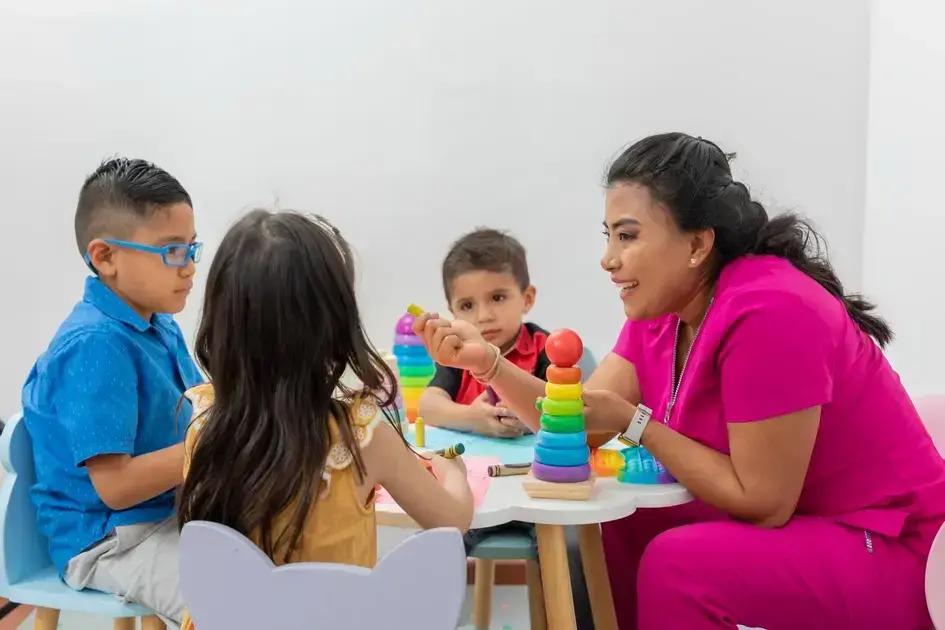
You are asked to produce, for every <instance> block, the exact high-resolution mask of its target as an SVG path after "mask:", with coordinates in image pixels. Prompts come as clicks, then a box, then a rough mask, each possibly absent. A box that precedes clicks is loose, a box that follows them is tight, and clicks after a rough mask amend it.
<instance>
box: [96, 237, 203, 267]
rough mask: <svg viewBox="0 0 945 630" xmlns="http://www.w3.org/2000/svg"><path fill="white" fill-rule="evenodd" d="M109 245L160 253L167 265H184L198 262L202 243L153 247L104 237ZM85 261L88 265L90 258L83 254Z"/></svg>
mask: <svg viewBox="0 0 945 630" xmlns="http://www.w3.org/2000/svg"><path fill="white" fill-rule="evenodd" d="M104 240H105V242H106V243H108V244H109V245H114V246H116V247H124V248H125V249H134V250H137V251H139V252H147V253H149V254H160V255H161V260H163V261H164V264H165V265H167V266H168V267H186V266H187V265H189V264H190V261H191V260H192V261H194V262H195V263H198V262H200V255H201V254H202V253H203V243H200V242H193V243H173V244H171V245H165V246H164V247H154V246H153V245H144V244H143V243H132V242H131V241H120V240H118V239H113V238H106V239H104ZM85 262H86V264H88V265H89V266H90V267H91V266H92V265H91V262H92V261H91V260H90V259H89V255H88V254H86V255H85Z"/></svg>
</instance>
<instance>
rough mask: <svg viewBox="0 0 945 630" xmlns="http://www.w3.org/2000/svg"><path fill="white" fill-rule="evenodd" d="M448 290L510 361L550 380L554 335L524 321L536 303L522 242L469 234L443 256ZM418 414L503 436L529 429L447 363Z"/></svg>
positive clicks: (458, 313)
mask: <svg viewBox="0 0 945 630" xmlns="http://www.w3.org/2000/svg"><path fill="white" fill-rule="evenodd" d="M443 290H444V291H445V292H446V301H447V303H448V304H449V309H450V312H451V313H452V314H453V317H455V318H457V319H462V320H465V321H467V322H470V323H472V324H474V325H475V326H476V327H477V328H478V329H479V332H480V333H482V336H483V338H484V339H485V340H486V341H488V342H489V343H492V344H495V345H496V346H497V347H498V348H499V349H500V350H501V351H502V353H503V355H504V356H505V358H507V359H508V360H509V361H511V362H512V363H514V364H515V365H517V366H519V367H520V368H522V369H524V370H528V371H530V372H531V373H532V374H534V375H535V376H537V377H538V378H540V379H542V380H544V378H545V370H546V369H547V368H548V365H549V361H548V356H547V355H546V354H545V340H546V339H547V338H548V332H547V331H546V330H544V329H543V328H541V327H539V326H536V325H535V324H532V323H523V321H522V320H523V319H524V317H525V315H526V314H527V313H528V312H529V311H530V310H531V309H532V307H533V306H534V305H535V287H534V286H532V284H531V281H530V280H529V277H528V264H527V263H526V261H525V248H524V247H522V244H521V243H519V242H518V241H517V240H515V239H514V238H512V237H511V236H509V235H508V234H505V233H503V232H499V231H497V230H491V229H485V228H483V229H478V230H476V231H474V232H471V233H469V234H466V235H465V236H463V237H462V238H460V239H459V240H458V241H456V242H455V243H454V244H453V246H452V247H451V248H450V251H449V253H448V254H447V255H446V258H445V259H444V260H443ZM420 415H421V416H423V419H424V421H425V422H426V423H427V424H431V425H437V426H441V427H447V428H450V429H457V430H460V431H473V432H475V433H482V434H484V435H491V436H497V437H517V436H519V435H522V433H524V432H525V431H527V428H526V427H525V426H524V425H523V424H522V423H521V422H520V421H519V420H518V418H516V417H515V414H514V413H512V412H511V411H510V410H508V409H506V408H505V407H504V406H503V405H502V404H501V402H499V401H497V400H496V399H495V393H494V392H493V391H492V390H491V389H489V388H487V387H486V386H485V385H482V384H481V383H479V382H478V381H477V380H476V379H474V378H473V377H472V375H471V374H470V373H469V372H467V371H465V370H460V369H456V368H449V367H443V366H441V365H438V366H437V368H436V375H435V376H434V377H433V380H432V381H430V385H429V387H428V388H427V390H426V391H425V392H424V393H423V396H422V397H421V398H420Z"/></svg>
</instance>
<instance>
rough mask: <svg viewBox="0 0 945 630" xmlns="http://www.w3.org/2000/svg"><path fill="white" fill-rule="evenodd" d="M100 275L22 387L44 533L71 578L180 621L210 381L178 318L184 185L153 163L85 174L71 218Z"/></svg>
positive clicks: (187, 212) (186, 204)
mask: <svg viewBox="0 0 945 630" xmlns="http://www.w3.org/2000/svg"><path fill="white" fill-rule="evenodd" d="M75 233H76V240H77V244H78V247H79V252H80V254H81V255H82V257H83V259H84V260H85V262H86V264H87V265H88V267H89V268H90V269H91V271H92V272H93V275H92V276H91V277H89V278H88V279H87V280H86V283H85V295H84V297H83V299H82V301H80V302H79V303H78V304H77V305H76V306H75V308H74V309H73V311H72V313H71V314H70V315H69V317H67V318H66V320H65V322H63V324H62V326H61V327H60V328H59V330H58V332H57V333H56V335H55V336H54V337H53V340H52V342H51V343H50V345H49V348H48V349H47V350H46V352H45V353H43V354H42V355H41V356H40V357H39V359H38V360H37V361H36V364H35V365H34V366H33V369H32V371H31V372H30V375H29V377H28V378H27V381H26V385H25V386H24V388H23V412H24V419H25V422H26V426H27V428H28V429H29V433H30V436H31V437H32V441H33V452H34V457H35V463H36V485H35V486H34V487H33V489H32V493H31V494H32V497H33V501H34V503H35V505H36V511H37V520H38V524H39V527H40V528H41V530H42V531H43V533H44V534H45V536H46V537H47V539H48V540H49V552H50V555H51V556H52V560H53V563H54V564H55V565H56V568H57V569H58V571H59V573H60V575H62V576H63V578H64V579H65V581H66V583H67V584H69V585H70V586H72V587H73V588H76V589H82V588H93V589H96V590H102V591H106V592H111V593H115V594H118V595H120V596H122V597H124V598H126V599H128V600H131V601H136V602H139V603H142V604H144V605H146V606H148V607H150V608H152V609H154V610H155V611H157V612H158V613H159V614H160V615H161V616H162V617H164V618H165V620H167V621H171V622H179V620H180V618H181V615H182V613H183V602H182V601H181V597H180V589H179V586H178V584H179V581H178V567H177V544H178V533H177V528H176V525H175V522H174V519H173V517H172V515H173V511H174V489H175V488H176V486H178V485H179V484H180V482H181V480H182V471H183V460H184V450H183V444H182V440H183V438H184V433H185V431H186V428H187V422H188V419H189V418H190V414H191V406H190V403H189V402H188V401H186V400H184V399H183V398H182V394H183V392H184V391H185V390H187V389H188V388H190V387H192V386H194V385H196V384H198V383H200V382H201V381H202V380H203V379H202V378H201V375H200V372H199V371H198V370H197V367H196V365H195V364H194V362H193V360H192V359H191V357H190V355H189V353H188V351H187V347H186V344H185V343H184V338H183V335H182V334H181V331H180V328H178V326H177V324H176V323H175V322H174V319H173V317H172V316H171V314H173V313H178V312H180V311H181V310H182V309H183V308H184V305H185V304H186V302H187V296H188V294H189V293H190V290H191V287H192V285H193V276H194V272H195V268H194V263H196V262H197V261H199V260H200V252H201V244H200V243H198V242H196V233H195V231H194V211H193V207H192V204H191V200H190V196H189V195H188V194H187V191H186V190H184V188H183V186H181V184H180V183H179V182H178V181H177V180H176V179H174V178H173V177H172V176H171V175H170V174H168V173H167V172H166V171H164V170H162V169H160V168H158V167H156V166H154V165H153V164H150V163H148V162H145V161H143V160H129V159H125V158H118V159H113V160H109V161H107V162H105V163H104V164H102V165H101V166H100V167H99V168H98V169H97V170H96V171H95V172H94V173H92V175H90V176H89V177H88V179H86V181H85V184H84V185H83V186H82V190H81V191H80V193H79V202H78V207H77V209H76V214H75Z"/></svg>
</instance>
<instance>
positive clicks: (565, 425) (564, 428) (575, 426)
mask: <svg viewBox="0 0 945 630" xmlns="http://www.w3.org/2000/svg"><path fill="white" fill-rule="evenodd" d="M541 428H542V429H544V430H545V431H548V432H549V433H578V432H581V431H583V430H584V416H583V415H575V416H549V415H547V414H542V416H541Z"/></svg>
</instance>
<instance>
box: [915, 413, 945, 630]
mask: <svg viewBox="0 0 945 630" xmlns="http://www.w3.org/2000/svg"><path fill="white" fill-rule="evenodd" d="M916 408H917V409H918V410H919V416H921V418H922V422H924V423H925V427H926V428H927V429H928V431H929V435H931V436H932V441H933V442H935V446H936V448H938V452H939V453H941V455H942V457H943V458H945V396H930V397H928V398H922V399H920V400H918V401H916ZM925 601H926V604H927V605H928V607H929V615H930V616H931V617H932V623H933V624H934V625H935V627H936V628H938V629H939V630H945V525H943V526H942V528H941V529H940V530H938V534H937V535H936V536H935V540H934V541H933V542H932V549H931V550H930V551H929V560H928V562H927V563H926V565H925Z"/></svg>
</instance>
